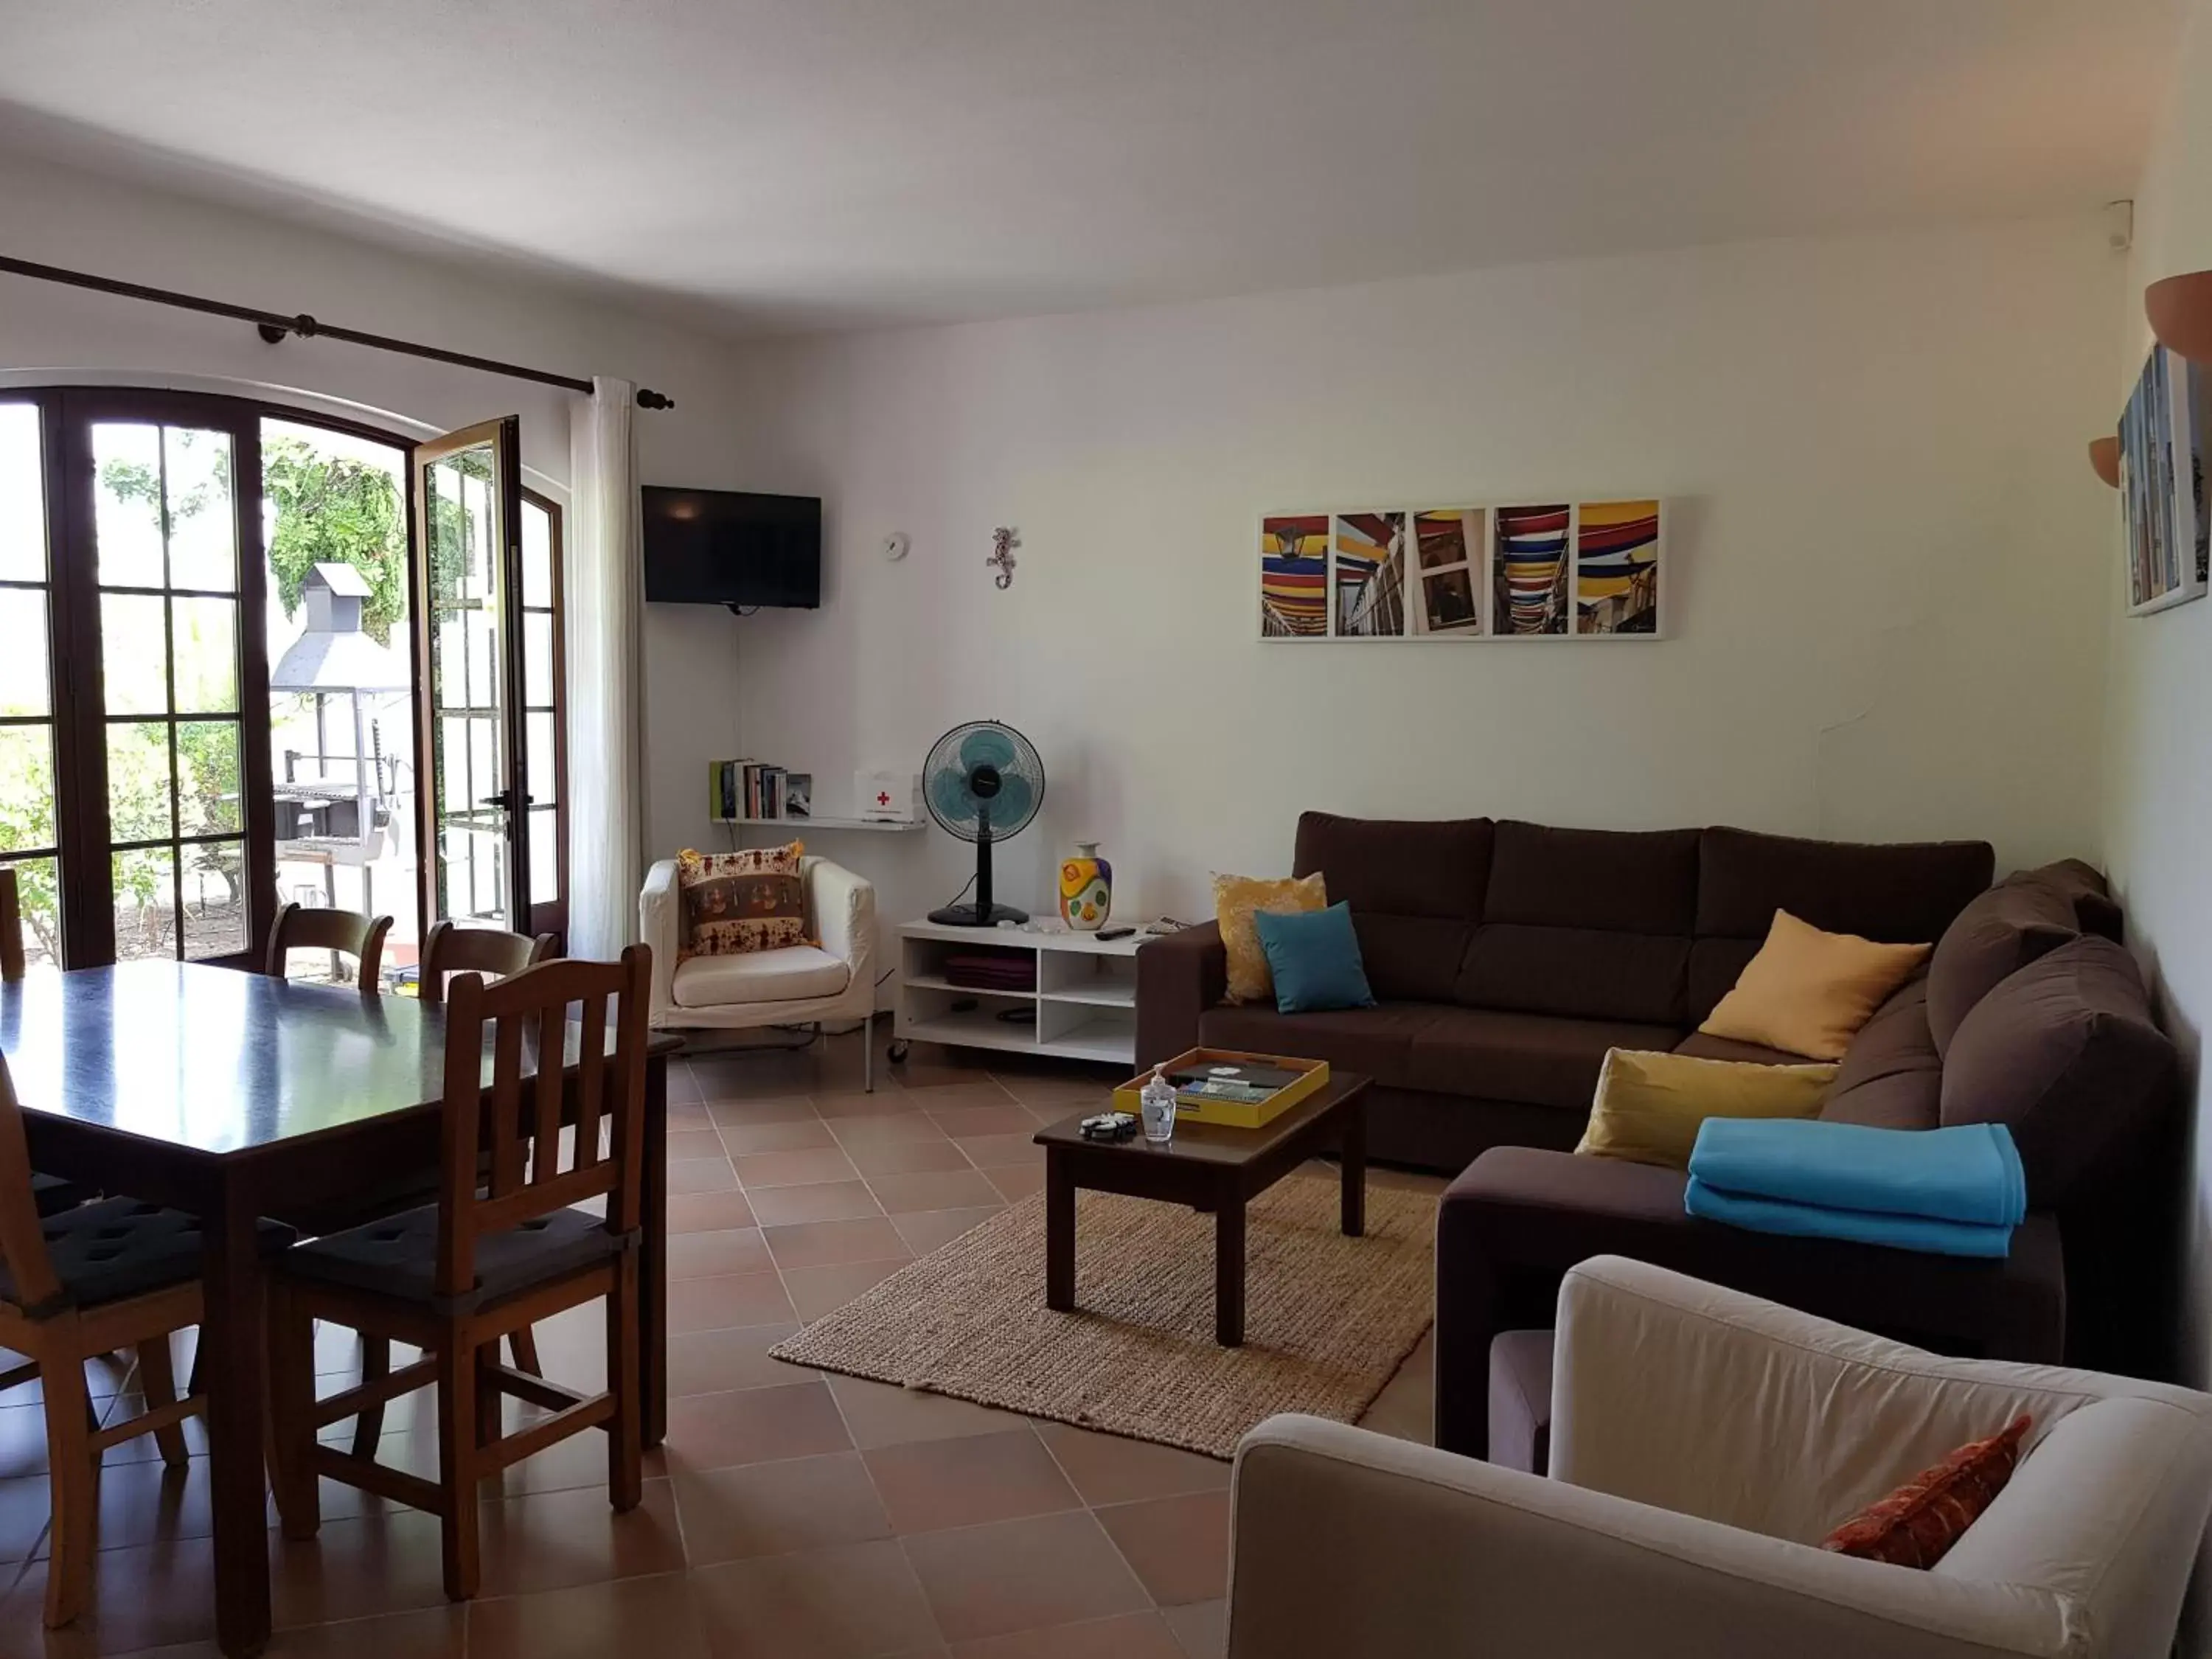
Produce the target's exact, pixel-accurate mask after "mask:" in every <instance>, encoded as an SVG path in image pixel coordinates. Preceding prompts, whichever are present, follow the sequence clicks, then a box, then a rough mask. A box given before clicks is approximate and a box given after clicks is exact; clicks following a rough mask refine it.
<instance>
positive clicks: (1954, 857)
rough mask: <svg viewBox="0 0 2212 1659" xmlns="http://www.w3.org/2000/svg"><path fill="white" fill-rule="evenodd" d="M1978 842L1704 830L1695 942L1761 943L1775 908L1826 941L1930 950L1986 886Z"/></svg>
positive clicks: (1989, 868)
mask: <svg viewBox="0 0 2212 1659" xmlns="http://www.w3.org/2000/svg"><path fill="white" fill-rule="evenodd" d="M1995 869H1996V854H1995V853H1993V852H1992V851H1991V850H1990V844H1989V843H1988V842H1981V841H1930V842H1896V843H1893V844H1886V845H1872V844H1865V843H1856V842H1836V841H1805V840H1801V839H1799V838H1798V837H1796V836H1764V835H1759V834H1757V833H1755V832H1753V831H1752V830H1749V829H1708V830H1706V831H1705V834H1704V836H1703V837H1702V838H1701V839H1700V841H1699V874H1698V926H1697V932H1698V935H1699V938H1701V939H1710V938H1716V937H1717V938H1724V939H1765V937H1766V930H1767V928H1768V927H1771V925H1772V924H1773V921H1774V913H1775V912H1776V911H1777V910H1787V911H1788V912H1790V915H1793V916H1796V918H1797V919H1798V920H1799V921H1808V922H1810V923H1812V925H1813V926H1814V927H1819V928H1822V929H1824V930H1826V932H1828V933H1857V935H1859V937H1860V938H1862V939H1879V940H1881V942H1882V943H1884V944H1887V945H1932V944H1934V943H1935V942H1936V940H1937V939H1941V938H1942V936H1943V930H1944V929H1945V928H1946V927H1949V926H1950V925H1951V921H1952V919H1953V918H1954V917H1955V916H1956V915H1958V914H1959V912H1960V911H1961V910H1963V909H1964V908H1966V905H1967V903H1968V902H1969V901H1971V900H1972V898H1973V896H1975V895H1976V894H1977V893H1979V892H1980V891H1982V890H1984V888H1986V887H1987V886H1988V885H1989V884H1990V875H1991V873H1992V872H1994V870H1995Z"/></svg>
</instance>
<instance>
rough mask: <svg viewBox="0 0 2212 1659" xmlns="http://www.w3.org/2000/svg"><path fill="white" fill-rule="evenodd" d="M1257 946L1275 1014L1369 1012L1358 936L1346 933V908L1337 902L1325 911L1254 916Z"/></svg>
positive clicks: (1372, 996) (1348, 927)
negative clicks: (1271, 983) (1270, 980)
mask: <svg viewBox="0 0 2212 1659" xmlns="http://www.w3.org/2000/svg"><path fill="white" fill-rule="evenodd" d="M1252 920H1253V921H1254V922H1255V924H1256V925H1257V926H1258V927H1259V929H1260V948H1261V950H1262V951H1266V952H1267V968H1268V971H1269V972H1271V973H1273V975H1274V976H1275V1008H1276V1011H1277V1012H1279V1013H1285V1014H1314V1013H1319V1012H1322V1010H1323V1009H1327V1008H1372V1007H1373V1006H1375V993H1374V992H1372V991H1370V989H1368V988H1367V969H1366V968H1365V967H1364V965H1363V964H1362V963H1361V962H1360V960H1359V936H1358V934H1357V933H1353V932H1352V906H1351V905H1350V904H1349V903H1347V902H1338V903H1335V904H1332V905H1330V906H1329V907H1328V909H1326V910H1302V911H1298V912H1296V913H1294V914H1290V915H1277V914H1276V913H1274V912H1273V911H1271V910H1261V911H1257V912H1255V914H1254V915H1253V918H1252Z"/></svg>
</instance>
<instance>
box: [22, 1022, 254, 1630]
mask: <svg viewBox="0 0 2212 1659" xmlns="http://www.w3.org/2000/svg"><path fill="white" fill-rule="evenodd" d="M285 1237H289V1234H287V1233H285V1232H284V1231H283V1230H282V1229H272V1230H271V1231H265V1232H264V1243H272V1244H273V1243H282V1241H283V1238H285ZM0 1255H4V1257H5V1266H6V1269H7V1282H6V1284H5V1285H0V1346H6V1347H9V1348H12V1349H13V1350H15V1352H17V1353H20V1354H22V1355H24V1356H26V1357H27V1361H28V1363H27V1364H21V1365H18V1366H16V1367H15V1369H14V1370H10V1371H8V1372H6V1373H5V1374H4V1375H0V1389H6V1388H13V1387H14V1386H15V1384H17V1383H22V1382H26V1381H28V1380H29V1379H30V1378H31V1377H32V1376H37V1377H39V1378H40V1381H41V1392H42V1394H43V1395H44V1397H45V1405H46V1456H47V1468H48V1480H49V1484H50V1486H51V1490H52V1505H53V1543H52V1556H53V1559H52V1565H51V1566H50V1567H49V1568H48V1570H47V1573H46V1624H47V1625H48V1626H50V1627H51V1626H59V1625H66V1624H68V1623H69V1622H70V1620H72V1619H75V1618H76V1615H77V1613H79V1612H80V1611H81V1610H82V1608H83V1607H84V1604H85V1601H86V1599H87V1597H88V1595H89V1593H90V1590H91V1585H92V1563H93V1556H94V1545H95V1539H94V1517H95V1516H96V1513H97V1507H96V1506H97V1499H98V1496H99V1491H100V1458H101V1456H102V1455H103V1454H105V1453H106V1450H107V1449H108V1448H109V1447H110V1446H113V1445H118V1444H120V1443H122V1442H124V1441H125V1440H133V1439H136V1438H137V1437H138V1436H140V1435H142V1434H150V1435H152V1436H153V1437H154V1438H155V1443H157V1444H158V1445H159V1446H160V1447H161V1461H162V1462H165V1463H167V1465H168V1466H169V1467H170V1468H184V1467H185V1462H186V1461H187V1458H186V1450H185V1436H184V1430H183V1428H182V1426H181V1425H182V1424H183V1422H184V1419H185V1418H187V1417H190V1416H192V1415H193V1414H195V1413H197V1412H198V1411H199V1410H200V1408H201V1406H202V1404H203V1401H204V1396H203V1395H199V1394H197V1393H195V1394H192V1395H190V1396H189V1397H188V1398H185V1399H182V1400H179V1398H178V1397H177V1384H176V1375H175V1370H174V1368H173V1364H172V1363H171V1359H170V1352H169V1335H170V1333H171V1332H173V1331H179V1330H182V1329H183V1328H185V1327H186V1326H188V1325H197V1324H198V1323H199V1322H200V1306H201V1297H200V1232H199V1224H198V1223H197V1221H195V1220H194V1219H193V1218H191V1216H188V1215H185V1214H184V1213H182V1212H179V1211H176V1210H164V1209H161V1208H160V1207H159V1206H155V1205H151V1204H141V1203H139V1202H138V1201H137V1200H135V1199H129V1198H111V1199H106V1200H102V1201H101V1202H100V1203H97V1204H87V1205H84V1206H81V1207H79V1208H76V1209H73V1210H70V1211H68V1212H65V1213H64V1214H60V1215H54V1216H49V1217H46V1218H43V1219H42V1218H40V1215H39V1213H38V1212H37V1209H36V1206H34V1204H33V1200H32V1196H31V1164H30V1155H29V1151H28V1148H27V1143H26V1141H25V1139H24V1134H23V1118H22V1113H21V1109H19V1108H18V1106H17V1105H16V1102H15V1085H14V1082H13V1081H12V1079H10V1078H9V1075H8V1069H7V1064H6V1062H5V1060H0ZM129 1348H136V1349H137V1352H138V1374H139V1378H140V1382H141V1383H142V1385H143V1394H144V1396H145V1401H146V1410H145V1411H144V1412H143V1413H140V1414H139V1415H137V1416H136V1417H133V1418H131V1419H127V1420H125V1421H122V1422H118V1423H113V1424H111V1425H108V1426H106V1427H105V1428H102V1427H100V1425H99V1422H98V1419H96V1418H95V1416H94V1413H93V1408H92V1401H91V1398H90V1395H89V1393H88V1390H87V1389H86V1387H85V1380H84V1366H85V1362H86V1361H87V1360H88V1359H90V1358H94V1357H95V1356H99V1355H105V1354H109V1353H112V1352H116V1351H117V1350H118V1349H129Z"/></svg>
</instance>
